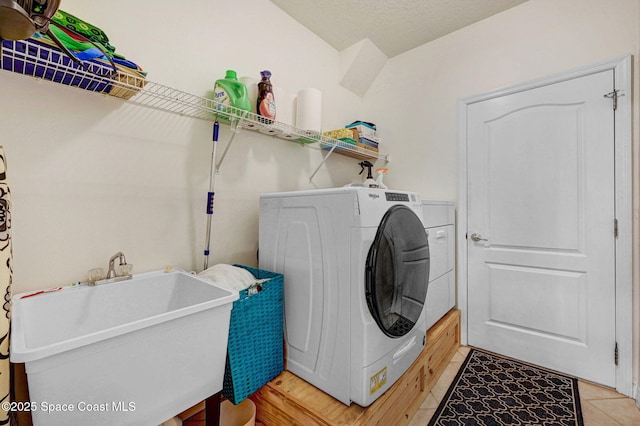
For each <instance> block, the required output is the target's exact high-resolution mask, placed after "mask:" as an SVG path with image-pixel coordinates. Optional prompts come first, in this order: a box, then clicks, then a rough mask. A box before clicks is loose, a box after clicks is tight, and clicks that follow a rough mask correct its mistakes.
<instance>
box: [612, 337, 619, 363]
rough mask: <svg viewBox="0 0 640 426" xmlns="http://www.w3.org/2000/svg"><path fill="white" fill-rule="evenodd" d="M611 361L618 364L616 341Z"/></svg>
mask: <svg viewBox="0 0 640 426" xmlns="http://www.w3.org/2000/svg"><path fill="white" fill-rule="evenodd" d="M613 361H614V362H615V363H616V365H618V342H616V347H615V349H614V350H613Z"/></svg>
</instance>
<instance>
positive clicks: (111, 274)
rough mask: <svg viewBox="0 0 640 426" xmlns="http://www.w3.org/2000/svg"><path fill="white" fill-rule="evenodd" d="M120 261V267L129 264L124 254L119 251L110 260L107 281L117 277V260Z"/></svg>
mask: <svg viewBox="0 0 640 426" xmlns="http://www.w3.org/2000/svg"><path fill="white" fill-rule="evenodd" d="M118 258H119V259H120V266H122V265H126V264H127V259H126V258H125V257H124V253H123V252H121V251H119V252H117V253H116V254H114V255H113V256H111V259H109V269H108V271H107V276H106V277H105V278H106V279H110V278H115V277H116V276H117V274H116V269H115V260H116V259H118Z"/></svg>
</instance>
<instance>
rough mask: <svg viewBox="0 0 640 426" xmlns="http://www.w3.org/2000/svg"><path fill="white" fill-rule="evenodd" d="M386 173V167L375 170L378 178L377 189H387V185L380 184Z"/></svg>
mask: <svg viewBox="0 0 640 426" xmlns="http://www.w3.org/2000/svg"><path fill="white" fill-rule="evenodd" d="M388 171H389V169H387V168H386V167H379V168H377V169H376V173H377V174H378V177H377V178H376V184H377V185H378V188H380V189H387V185H385V184H384V183H382V178H383V177H384V175H385V173H387V172H388Z"/></svg>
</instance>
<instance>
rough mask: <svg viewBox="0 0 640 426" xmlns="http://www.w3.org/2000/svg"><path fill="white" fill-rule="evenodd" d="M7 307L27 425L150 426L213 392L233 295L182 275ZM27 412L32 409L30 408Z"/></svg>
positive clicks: (150, 276) (149, 276) (218, 384)
mask: <svg viewBox="0 0 640 426" xmlns="http://www.w3.org/2000/svg"><path fill="white" fill-rule="evenodd" d="M27 294H29V293H23V294H18V295H16V296H14V298H13V313H12V324H11V362H14V363H22V362H23V363H25V368H26V372H27V380H28V383H29V393H30V399H31V402H32V403H33V405H35V409H32V416H33V420H34V424H35V425H36V426H39V425H43V426H56V425H65V426H66V425H76V424H77V425H85V424H87V425H88V424H91V425H147V424H148V425H157V424H159V423H162V422H163V421H164V420H167V419H168V418H170V417H173V416H174V415H176V414H178V413H179V412H181V411H183V410H185V409H187V408H189V407H190V406H192V405H194V404H196V403H198V402H199V401H201V400H203V399H205V398H207V397H209V396H211V395H213V394H215V393H216V392H219V391H220V390H221V389H222V380H223V376H224V366H225V357H226V351H227V337H228V333H229V317H230V312H231V307H232V302H233V301H234V300H236V299H237V298H238V294H237V293H235V292H231V291H229V290H226V289H223V288H221V287H217V286H216V285H214V284H212V283H210V282H209V281H205V280H202V279H200V278H198V277H196V276H194V275H190V274H187V273H185V272H182V271H174V272H168V273H167V272H164V271H157V272H149V273H145V274H137V275H134V277H133V278H132V279H131V280H127V281H121V282H116V283H111V284H103V285H99V286H95V287H88V286H78V287H69V288H65V289H63V290H60V291H56V292H51V293H44V294H39V295H36V296H33V297H28V298H22V297H23V296H25V295H27ZM32 408H33V407H32Z"/></svg>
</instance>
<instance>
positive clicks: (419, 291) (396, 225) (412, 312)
mask: <svg viewBox="0 0 640 426" xmlns="http://www.w3.org/2000/svg"><path fill="white" fill-rule="evenodd" d="M365 281H366V283H365V294H366V298H367V305H368V306H369V311H370V312H371V315H372V316H373V318H374V319H375V320H376V323H377V324H378V326H379V327H380V329H381V330H382V331H383V332H384V333H385V334H386V335H387V336H390V337H400V336H404V335H405V334H407V333H408V332H409V331H411V329H412V328H413V326H414V325H415V324H416V322H417V321H418V318H420V314H421V313H422V309H423V307H424V304H425V300H426V298H427V286H428V283H429V241H428V240H427V233H426V231H425V230H424V225H423V224H422V222H420V219H418V216H416V214H415V213H414V212H413V211H412V210H411V209H410V208H408V207H406V206H403V205H396V206H393V207H391V208H390V209H389V210H387V212H386V213H385V215H384V217H383V218H382V221H381V222H380V226H379V227H378V232H377V233H376V237H375V239H374V240H373V243H372V244H371V248H370V249H369V254H368V255H367V263H366V270H365Z"/></svg>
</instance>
